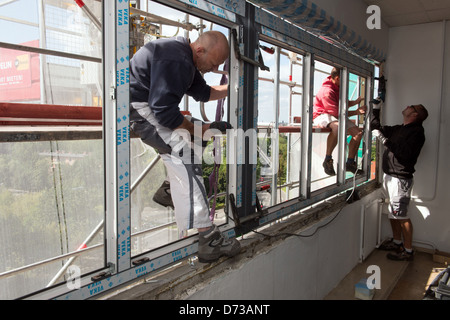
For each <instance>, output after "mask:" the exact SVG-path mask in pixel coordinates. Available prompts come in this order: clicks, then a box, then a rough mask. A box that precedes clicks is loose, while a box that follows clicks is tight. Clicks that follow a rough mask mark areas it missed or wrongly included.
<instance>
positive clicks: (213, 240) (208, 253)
mask: <svg viewBox="0 0 450 320" xmlns="http://www.w3.org/2000/svg"><path fill="white" fill-rule="evenodd" d="M204 233H206V234H203V232H201V233H200V235H199V239H198V261H200V262H201V263H209V262H214V261H216V260H217V259H219V258H220V257H222V256H227V257H234V256H235V255H237V254H238V253H239V252H240V251H241V244H240V243H239V241H238V240H236V239H234V238H231V239H225V237H224V235H223V234H222V232H220V230H219V228H218V227H217V226H216V225H213V226H212V227H211V229H210V230H209V231H205V232H204Z"/></svg>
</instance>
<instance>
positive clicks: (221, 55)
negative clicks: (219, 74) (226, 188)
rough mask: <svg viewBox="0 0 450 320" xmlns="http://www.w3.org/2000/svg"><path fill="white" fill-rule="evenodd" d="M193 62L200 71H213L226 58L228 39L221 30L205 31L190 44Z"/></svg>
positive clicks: (228, 49)
mask: <svg viewBox="0 0 450 320" xmlns="http://www.w3.org/2000/svg"><path fill="white" fill-rule="evenodd" d="M191 48H192V53H193V58H194V64H195V65H196V67H197V69H198V70H199V71H200V72H203V73H206V72H210V71H215V70H217V69H218V67H219V66H220V65H221V64H222V63H224V62H225V60H226V59H227V58H228V54H229V51H230V48H229V45H228V40H227V38H226V37H225V35H224V34H223V33H222V32H219V31H207V32H205V33H203V34H201V35H200V36H199V37H198V39H197V40H196V41H195V42H193V43H192V44H191Z"/></svg>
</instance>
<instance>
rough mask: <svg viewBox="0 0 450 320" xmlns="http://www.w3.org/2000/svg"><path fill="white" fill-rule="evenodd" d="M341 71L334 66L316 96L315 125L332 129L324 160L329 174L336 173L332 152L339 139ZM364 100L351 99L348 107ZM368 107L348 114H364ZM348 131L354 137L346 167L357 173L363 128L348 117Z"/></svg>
mask: <svg viewBox="0 0 450 320" xmlns="http://www.w3.org/2000/svg"><path fill="white" fill-rule="evenodd" d="M340 72H341V71H340V69H337V68H333V70H331V74H330V76H328V77H327V79H326V80H325V81H324V82H323V84H322V87H321V88H320V89H319V92H318V93H317V95H316V97H315V98H314V112H313V125H314V126H316V127H319V128H330V129H331V132H330V134H329V135H328V138H327V150H326V155H325V161H324V162H323V167H324V169H325V173H326V174H328V175H335V174H336V172H335V171H334V167H333V158H332V153H333V150H334V148H335V147H336V145H337V141H338V125H339V121H338V118H339V86H340ZM362 100H363V99H362V98H361V97H359V98H358V99H356V100H354V101H349V102H348V107H352V106H355V105H357V104H359V103H360V102H361V101H362ZM366 109H367V108H366V106H362V107H359V108H358V109H357V110H354V111H348V116H354V115H359V114H363V113H365V111H366ZM347 133H348V134H349V135H351V136H352V139H351V140H350V143H349V145H348V158H347V163H346V165H345V168H346V170H347V171H351V172H353V173H355V172H356V171H357V166H356V162H355V156H356V152H357V151H358V147H359V144H360V142H361V138H362V135H363V130H362V129H361V128H358V127H357V126H356V125H355V124H354V123H353V122H352V121H350V120H348V119H347Z"/></svg>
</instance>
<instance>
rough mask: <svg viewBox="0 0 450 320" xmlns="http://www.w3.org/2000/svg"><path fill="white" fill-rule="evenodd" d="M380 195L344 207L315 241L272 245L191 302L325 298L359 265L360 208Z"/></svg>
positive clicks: (201, 290)
mask: <svg viewBox="0 0 450 320" xmlns="http://www.w3.org/2000/svg"><path fill="white" fill-rule="evenodd" d="M379 196H380V194H379V191H375V192H373V193H371V194H370V195H369V196H366V197H364V198H363V199H362V200H360V201H357V202H354V203H352V204H351V205H348V206H346V207H344V208H343V210H342V211H341V212H340V214H339V215H338V216H337V218H336V219H335V220H334V221H332V222H331V223H330V224H329V225H327V226H326V227H324V228H321V229H319V230H318V231H317V233H315V234H314V235H313V236H312V237H309V238H299V237H290V238H287V239H286V240H284V241H281V242H280V243H278V244H277V245H273V246H270V247H268V249H266V250H265V252H263V253H259V254H257V255H255V256H253V257H252V258H251V259H247V260H246V261H245V263H242V264H241V265H240V266H239V267H235V268H236V271H235V272H227V273H224V274H222V275H220V276H218V277H216V278H215V279H213V280H211V281H210V282H209V283H207V284H204V285H203V286H202V287H201V288H196V289H194V290H192V291H191V295H190V296H189V297H186V298H188V299H212V300H214V299H225V300H227V299H231V300H240V299H243V300H245V299H259V300H263V299H270V300H276V299H283V300H289V299H308V300H316V299H323V298H324V297H325V296H326V295H327V294H328V293H329V292H330V291H331V290H332V289H333V288H334V287H335V286H336V285H337V284H338V283H339V282H340V280H342V278H344V277H345V275H347V273H348V272H350V271H351V270H352V269H353V267H354V266H355V265H356V264H357V263H358V262H359V258H360V230H361V206H363V205H366V204H370V202H371V201H374V200H377V199H378V198H379ZM367 214H369V215H376V214H377V210H376V205H374V206H370V209H368V210H367ZM333 216H334V215H332V216H331V217H333ZM331 217H330V218H328V219H327V220H324V221H323V222H320V223H319V224H318V225H322V224H324V223H326V222H328V221H329V220H330V219H331ZM372 227H373V228H377V225H373V226H372ZM316 228H317V225H315V226H312V227H311V228H310V229H308V230H306V231H304V232H303V233H302V234H303V235H309V234H312V233H313V232H314V230H315V229H316ZM244 241H245V240H244Z"/></svg>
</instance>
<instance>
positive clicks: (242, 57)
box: [231, 29, 270, 71]
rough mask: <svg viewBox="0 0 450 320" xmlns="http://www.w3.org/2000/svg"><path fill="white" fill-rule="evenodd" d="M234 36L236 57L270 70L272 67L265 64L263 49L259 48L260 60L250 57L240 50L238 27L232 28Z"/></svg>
mask: <svg viewBox="0 0 450 320" xmlns="http://www.w3.org/2000/svg"><path fill="white" fill-rule="evenodd" d="M231 33H232V36H233V42H234V54H235V55H236V59H238V60H241V61H245V62H247V63H250V64H252V65H254V66H257V67H259V68H261V70H263V71H264V70H265V71H270V68H269V67H267V66H266V65H264V61H263V59H262V55H261V50H259V61H255V60H253V59H250V58H248V57H246V56H244V55H242V54H241V52H240V51H239V42H238V39H237V31H236V29H232V30H231Z"/></svg>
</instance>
